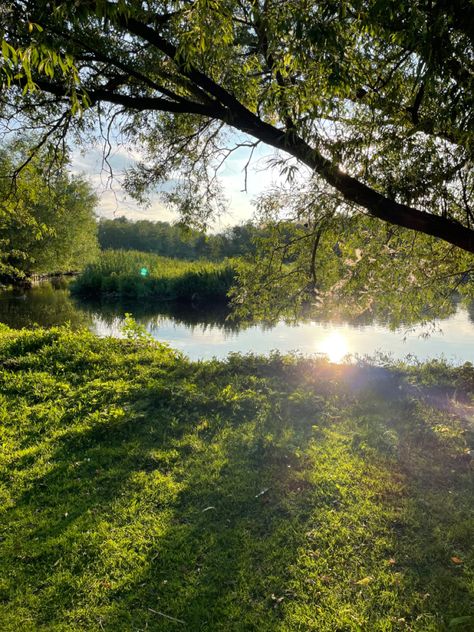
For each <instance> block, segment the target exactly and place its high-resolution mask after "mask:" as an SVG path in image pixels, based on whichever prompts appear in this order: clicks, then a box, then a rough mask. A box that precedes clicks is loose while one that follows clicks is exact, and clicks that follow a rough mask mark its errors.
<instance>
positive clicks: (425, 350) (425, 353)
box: [0, 282, 474, 363]
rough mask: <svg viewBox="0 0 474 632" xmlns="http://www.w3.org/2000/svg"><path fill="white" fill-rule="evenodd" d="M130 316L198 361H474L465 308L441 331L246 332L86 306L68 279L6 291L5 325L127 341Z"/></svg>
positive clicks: (470, 318)
mask: <svg viewBox="0 0 474 632" xmlns="http://www.w3.org/2000/svg"><path fill="white" fill-rule="evenodd" d="M125 312H130V313H132V314H133V316H134V317H135V319H136V320H137V322H139V323H140V324H143V325H145V326H146V328H147V330H148V331H149V332H150V333H151V334H152V335H153V337H154V338H156V339H157V340H161V341H163V342H168V343H169V344H171V345H172V346H173V347H175V348H177V349H180V350H181V351H183V352H184V353H185V354H186V355H188V356H189V357H190V358H192V359H199V358H212V357H213V356H215V357H219V358H222V357H225V356H226V355H227V354H228V353H229V352H232V351H234V352H235V351H238V352H243V353H246V352H250V351H251V352H254V353H268V352H269V351H271V350H278V351H282V352H286V351H298V352H301V353H304V354H314V353H325V354H327V355H328V356H329V358H330V359H331V360H333V361H335V362H338V361H340V360H341V359H342V358H343V357H344V356H345V355H346V354H358V355H373V354H374V353H377V352H381V353H384V354H389V355H392V356H393V357H394V358H404V357H406V356H407V355H410V354H412V355H414V356H416V357H417V358H419V359H420V360H425V359H428V358H434V357H440V356H444V357H445V358H446V359H447V360H450V361H453V362H455V363H460V362H465V361H471V362H472V361H474V309H470V310H469V311H468V310H466V309H463V308H460V307H458V308H457V311H456V313H455V314H453V315H452V316H451V317H449V318H446V319H444V320H437V321H435V322H434V326H430V327H421V326H418V327H416V328H410V329H406V328H402V329H399V330H397V331H391V330H390V329H389V328H388V327H386V326H384V325H380V324H377V323H371V324H364V325H354V324H349V323H342V322H323V321H318V322H317V321H309V322H302V323H299V324H298V325H288V324H285V323H283V322H281V323H279V324H277V325H276V326H274V327H268V326H265V325H254V326H250V327H249V326H247V327H244V328H242V327H239V326H238V325H236V324H235V323H229V322H228V321H226V320H225V314H224V313H222V311H219V310H216V311H213V312H209V311H207V312H203V311H197V310H193V309H190V308H184V307H181V308H179V307H178V308H171V307H170V306H163V305H143V304H137V303H135V304H130V303H129V304H127V305H124V304H121V305H105V304H100V303H93V304H92V303H83V302H79V301H77V300H75V299H73V298H71V296H70V295H69V291H68V289H67V284H65V283H64V282H57V283H55V284H51V283H44V284H42V285H41V286H39V287H36V288H33V289H31V290H27V291H12V290H8V291H4V292H2V293H0V322H4V323H6V324H7V325H9V326H11V327H31V326H32V325H33V324H38V325H41V326H43V327H50V326H53V325H58V324H63V323H66V322H69V323H71V325H72V326H73V327H84V326H85V327H88V328H89V329H90V330H92V331H94V332H96V333H97V334H99V335H101V336H108V335H112V336H121V335H122V333H121V327H122V324H123V319H124V314H125ZM426 334H429V336H426Z"/></svg>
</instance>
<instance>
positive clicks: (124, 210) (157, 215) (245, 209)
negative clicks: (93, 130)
mask: <svg viewBox="0 0 474 632" xmlns="http://www.w3.org/2000/svg"><path fill="white" fill-rule="evenodd" d="M249 151H250V150H249V149H248V148H240V149H237V150H236V151H235V152H234V153H232V154H231V155H230V156H229V158H228V159H227V160H226V161H225V163H224V164H223V166H222V168H221V170H220V171H219V177H220V178H219V179H220V181H221V183H222V185H223V190H224V195H225V197H226V199H227V200H228V202H229V204H228V211H227V213H225V215H223V216H222V217H220V218H218V219H217V220H216V222H215V224H214V226H213V230H216V231H219V230H222V229H224V228H226V227H228V226H233V225H235V224H241V223H243V222H245V221H247V220H250V219H252V217H253V214H254V203H255V199H256V198H257V196H258V195H259V194H260V193H262V191H264V190H265V189H267V188H271V186H272V184H274V183H276V182H277V181H278V175H277V174H276V173H275V170H272V169H269V168H268V164H267V163H268V158H269V157H272V156H273V155H274V152H273V150H272V149H271V148H269V147H265V146H258V147H257V149H256V150H255V152H254V154H253V159H252V162H251V165H250V167H249V169H248V177H247V191H245V190H244V188H245V177H244V167H245V164H246V163H247V160H248V157H249ZM139 158H140V156H139V154H138V153H137V152H136V151H135V150H133V148H127V147H126V146H125V145H123V144H121V145H116V146H115V147H113V149H112V152H111V154H110V157H109V159H108V162H109V164H110V166H111V167H112V170H113V178H112V179H111V178H110V170H109V169H108V167H107V166H106V165H104V164H103V146H102V145H100V144H99V143H97V144H96V145H93V146H90V147H89V148H88V149H87V150H86V151H83V150H81V149H79V148H76V149H74V150H73V151H72V165H71V168H72V172H73V173H75V174H82V175H84V176H85V177H86V178H87V179H88V180H89V182H90V183H91V185H92V186H93V188H94V190H95V192H96V193H97V195H98V196H99V204H98V208H97V215H98V216H99V217H106V218H114V217H121V216H122V215H125V216H126V217H128V218H129V219H132V220H139V219H149V220H152V221H157V220H159V221H166V222H173V221H176V220H177V219H178V217H177V214H176V213H174V212H172V211H171V210H170V209H168V208H166V207H165V206H164V205H163V203H162V201H161V200H160V199H159V197H158V195H154V196H153V197H152V202H151V205H150V206H148V207H147V206H146V205H143V204H139V203H138V202H136V201H135V200H133V199H132V198H130V197H129V196H127V194H126V193H125V191H124V190H123V188H122V186H121V179H122V177H123V175H124V171H125V169H126V168H127V167H131V166H132V165H133V164H134V163H135V162H136V161H137V160H139Z"/></svg>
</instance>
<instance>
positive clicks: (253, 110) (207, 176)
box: [1, 0, 474, 267]
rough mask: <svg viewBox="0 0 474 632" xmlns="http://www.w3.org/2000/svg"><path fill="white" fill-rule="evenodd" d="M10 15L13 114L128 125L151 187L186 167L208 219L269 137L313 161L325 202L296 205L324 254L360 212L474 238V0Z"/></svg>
mask: <svg viewBox="0 0 474 632" xmlns="http://www.w3.org/2000/svg"><path fill="white" fill-rule="evenodd" d="M1 20H2V31H3V37H4V42H5V44H4V47H3V54H4V63H3V70H4V84H5V88H4V91H3V116H4V117H5V118H7V119H8V118H9V117H14V116H20V118H21V117H25V116H28V117H29V119H30V120H33V121H34V123H35V124H37V125H42V126H44V128H45V130H46V132H45V133H46V134H47V135H48V138H49V139H53V138H55V137H56V138H62V137H63V136H64V134H65V133H66V131H67V130H70V129H71V128H74V129H76V130H84V129H85V128H86V127H87V126H88V125H90V124H94V122H96V121H97V117H99V119H102V120H104V118H105V119H107V124H108V125H109V128H110V126H111V125H113V124H116V125H118V126H119V127H120V129H121V131H122V133H123V134H124V135H125V137H126V138H127V139H128V140H129V141H131V142H135V143H137V144H138V145H139V146H140V148H141V150H142V152H143V154H144V161H143V163H142V164H141V165H139V166H138V168H137V169H135V170H134V171H133V172H131V173H130V174H129V177H128V187H129V189H130V190H131V191H132V192H134V194H135V195H137V196H138V197H140V196H141V195H142V194H143V193H144V190H145V189H146V188H147V187H149V186H153V185H160V183H163V182H164V181H167V180H173V181H174V182H175V183H177V184H176V187H175V189H174V190H171V191H168V192H167V193H165V194H164V195H165V196H166V198H167V199H168V201H169V202H170V203H172V204H175V205H176V206H177V207H179V209H180V211H181V213H182V215H183V217H184V218H185V219H187V220H192V219H194V220H196V219H198V220H200V221H201V222H205V221H206V220H207V219H208V217H209V216H210V214H212V213H213V212H215V209H216V203H219V188H218V186H217V181H216V179H215V177H214V176H215V171H216V169H218V166H219V164H221V163H222V161H223V160H225V158H226V156H228V155H229V154H230V153H232V151H233V150H234V149H235V148H236V147H237V146H239V147H248V149H249V152H250V153H251V152H252V151H253V150H254V148H255V147H256V145H257V144H259V143H265V144H267V145H269V146H271V147H274V148H275V149H276V150H278V151H279V152H280V154H279V156H278V158H277V163H278V164H279V165H280V168H281V172H282V173H283V174H286V175H287V177H288V181H289V183H290V185H292V183H293V184H295V183H298V186H299V184H300V182H301V179H302V178H304V177H305V178H306V182H307V185H306V190H307V192H308V199H310V200H311V204H310V203H303V204H302V205H300V206H299V207H298V208H296V209H295V208H294V206H293V205H292V204H290V207H291V209H292V212H293V214H292V215H290V214H289V213H288V209H283V213H285V212H286V213H287V215H286V216H287V217H288V218H290V219H293V220H296V221H300V220H301V221H302V223H303V224H307V225H308V227H309V230H308V231H307V235H306V240H307V242H308V244H309V246H308V248H309V252H310V260H312V259H314V256H313V253H314V252H315V251H316V250H317V248H318V247H320V244H321V232H320V229H321V227H322V226H323V225H324V226H326V227H327V226H328V225H329V224H330V223H331V222H332V224H331V225H332V226H334V227H337V225H338V223H340V222H341V218H343V217H346V218H350V217H351V216H352V215H353V214H354V213H367V214H368V215H370V216H371V217H374V218H377V219H380V220H383V221H384V222H386V223H388V224H392V225H394V226H398V227H402V228H407V229H410V230H413V231H415V232H416V233H421V234H424V235H428V236H433V237H435V238H437V239H439V240H442V241H443V242H445V243H446V244H448V245H452V246H455V249H457V251H460V250H463V251H465V252H468V253H473V252H474V229H473V222H474V214H473V209H472V195H473V193H472V191H473V173H472V158H473V147H474V143H473V130H474V116H473V101H474V90H473V71H474V63H473V59H474V52H473V32H474V8H473V5H472V3H471V2H470V0H410V1H408V0H401V1H400V0H323V1H322V2H312V1H309V0H289V1H287V2H281V1H279V0H250V1H245V0H223V1H222V2H217V1H216V0H194V1H190V0H176V1H173V2H171V1H170V2H166V1H160V2H154V1H147V2H141V1H140V2H138V1H137V0H128V1H127V0H120V1H119V2H113V3H112V2H107V1H105V0H98V1H95V0H94V2H92V1H87V0H86V1H84V2H78V3H61V2H41V1H39V2H38V1H35V2H32V1H31V2H30V1H27V0H24V1H16V2H11V3H10V4H9V5H8V6H7V7H6V8H5V9H4V10H3V12H2V15H1ZM74 114H75V115H74ZM106 127H107V125H106ZM229 129H231V130H234V133H233V134H230V135H229ZM303 198H304V196H303ZM298 199H301V196H298ZM315 200H316V202H318V203H315ZM321 202H323V203H321ZM382 233H383V231H382ZM397 234H398V235H399V236H400V240H401V241H404V243H405V242H406V239H407V237H406V236H404V237H403V239H402V238H401V235H402V234H403V235H405V233H403V232H400V233H397ZM302 240H303V238H302ZM408 240H409V241H410V238H408ZM431 243H432V242H431V241H429V240H428V241H425V240H421V241H420V242H419V244H418V245H419V246H420V247H421V246H422V245H423V247H425V246H426V245H427V244H428V246H427V248H428V250H429V249H430V248H432V245H431ZM405 250H406V248H405ZM444 252H445V255H443V256H451V254H449V253H452V251H451V250H449V249H447V250H445V251H444ZM417 256H418V259H419V258H420V257H419V254H418V255H417ZM463 267H464V260H463Z"/></svg>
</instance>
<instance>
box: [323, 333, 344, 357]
mask: <svg viewBox="0 0 474 632" xmlns="http://www.w3.org/2000/svg"><path fill="white" fill-rule="evenodd" d="M318 351H319V352H320V353H324V354H325V355H327V357H328V359H329V360H330V362H341V360H342V359H343V357H344V356H345V355H347V354H348V353H349V346H348V344H347V340H346V338H345V337H344V336H342V335H341V334H340V333H337V332H333V333H331V334H329V335H328V336H326V338H324V339H323V340H322V341H321V342H320V344H319V345H318Z"/></svg>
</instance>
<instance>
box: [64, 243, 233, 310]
mask: <svg viewBox="0 0 474 632" xmlns="http://www.w3.org/2000/svg"><path fill="white" fill-rule="evenodd" d="M233 279H234V266H233V264H232V262H231V261H224V262H222V263H211V262H209V261H196V262H191V261H180V260H179V259H167V258H165V257H160V256H158V255H153V254H150V253H144V252H135V251H120V250H117V251H115V250H106V251H105V252H103V253H101V255H100V257H99V258H98V259H97V261H95V262H94V263H90V264H89V265H87V266H86V267H85V268H84V270H83V271H82V272H81V274H80V275H79V277H78V278H77V279H76V280H75V281H74V284H73V285H72V291H73V292H74V293H76V294H80V295H82V296H88V297H94V296H95V297H98V296H104V297H107V296H108V297H110V298H115V297H129V298H148V299H157V300H165V301H190V302H195V303H199V302H201V301H208V302H215V301H223V302H225V301H226V300H227V293H228V292H229V289H230V287H231V285H232V281H233Z"/></svg>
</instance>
